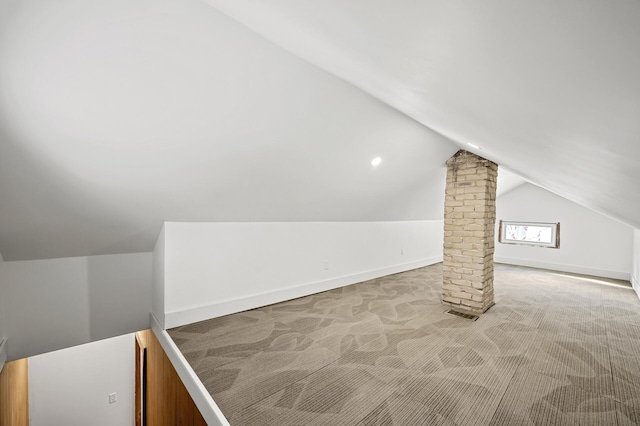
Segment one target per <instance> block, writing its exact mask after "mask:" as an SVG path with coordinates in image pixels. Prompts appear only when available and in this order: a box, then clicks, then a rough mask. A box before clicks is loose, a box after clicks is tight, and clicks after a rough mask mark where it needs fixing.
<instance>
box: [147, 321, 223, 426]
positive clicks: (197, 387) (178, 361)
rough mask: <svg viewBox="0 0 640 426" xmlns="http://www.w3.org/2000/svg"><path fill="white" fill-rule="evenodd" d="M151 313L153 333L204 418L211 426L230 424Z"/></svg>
mask: <svg viewBox="0 0 640 426" xmlns="http://www.w3.org/2000/svg"><path fill="white" fill-rule="evenodd" d="M150 315H151V329H152V330H153V334H155V335H156V338H157V339H158V341H159V342H160V345H161V346H162V349H164V352H165V353H166V354H167V357H169V360H170V361H171V364H172V365H173V368H175V370H176V372H177V373H178V376H179V377H180V380H182V383H183V384H184V387H185V388H186V389H187V391H188V392H189V395H191V399H193V402H194V403H195V404H196V407H198V410H200V414H202V417H203V418H204V420H205V421H206V422H207V424H208V425H209V426H230V425H229V422H228V421H227V419H226V418H225V417H224V415H223V414H222V411H220V408H219V407H218V405H217V404H216V403H215V401H214V400H213V398H212V397H211V394H209V391H207V389H206V388H205V387H204V385H203V384H202V382H201V381H200V379H199V378H198V376H197V375H196V373H195V371H193V369H192V368H191V365H189V363H188V362H187V360H186V359H185V357H184V355H182V352H180V349H178V347H177V346H176V344H175V342H174V341H173V340H171V336H169V333H167V332H166V331H165V330H163V329H162V328H161V327H160V323H159V322H158V319H157V318H156V317H155V316H154V315H153V314H150Z"/></svg>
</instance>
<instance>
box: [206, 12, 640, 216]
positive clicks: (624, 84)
mask: <svg viewBox="0 0 640 426" xmlns="http://www.w3.org/2000/svg"><path fill="white" fill-rule="evenodd" d="M206 1H207V2H208V3H210V4H211V5H213V6H214V7H216V8H217V9H218V10H221V11H223V12H224V13H226V14H228V15H229V16H232V17H234V19H237V20H238V21H240V22H242V23H243V24H245V25H246V26H247V27H249V28H252V29H254V30H255V31H257V32H258V33H260V34H262V35H264V36H265V37H267V38H269V39H271V40H273V41H274V42H276V43H277V44H279V45H282V46H284V47H286V48H287V49H288V50H290V51H292V52H294V53H296V54H297V55H298V56H300V57H303V58H305V59H307V60H309V61H310V62H312V63H314V64H316V65H318V66H320V67H322V68H324V69H326V70H328V71H330V72H332V73H334V74H335V75H338V76H340V77H342V78H344V79H345V80H347V81H349V82H351V83H353V84H354V85H356V86H358V87H361V88H362V89H364V90H365V91H367V92H368V93H371V94H373V95H374V96H376V97H378V98H379V99H382V100H383V101H384V102H386V103H387V104H389V105H392V106H394V107H395V108H397V109H398V110H400V111H403V112H404V113H405V114H407V115H408V116H410V117H413V118H414V119H416V120H417V121H419V122H420V123H422V124H424V125H425V126H427V127H429V128H431V129H433V130H435V131H437V132H439V133H441V134H443V135H446V136H447V137H449V138H450V139H451V140H453V141H455V142H456V143H457V144H459V145H460V146H461V147H465V148H467V149H470V148H469V147H468V146H467V143H472V144H474V145H477V146H480V147H481V148H482V150H481V151H477V150H474V149H470V150H471V151H476V152H477V153H479V154H480V155H482V156H484V157H486V158H489V159H491V160H493V161H495V162H497V163H498V164H500V165H503V166H506V167H508V168H509V169H510V170H513V171H515V172H517V173H518V174H520V175H522V176H523V177H525V178H526V179H527V180H529V181H531V182H534V183H536V184H538V185H540V186H543V187H545V188H546V189H548V190H550V191H552V192H555V193H557V194H559V195H561V196H563V197H565V198H568V199H570V200H573V201H576V202H578V203H579V204H582V205H584V206H586V207H589V208H592V209H594V210H597V211H600V212H602V213H605V214H607V215H609V216H611V217H614V218H617V219H618V220H620V221H623V222H625V223H627V224H629V225H632V226H635V227H636V228H640V119H639V117H640V77H638V76H640V2H639V1H637V0H612V1H600V0H567V1H562V2H558V1H554V0H541V1H499V0H485V1H478V2H469V1H466V2H461V1H434V0H424V1H400V2H391V1H382V0H366V1H365V0H350V1H338V0H329V1H322V2H319V1H314V2H311V1H300V0H279V1H268V2H262V1H255V0H253V1H252V0H206Z"/></svg>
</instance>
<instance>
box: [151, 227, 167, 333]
mask: <svg viewBox="0 0 640 426" xmlns="http://www.w3.org/2000/svg"><path fill="white" fill-rule="evenodd" d="M165 225H166V222H165V223H163V224H162V228H161V229H160V233H159V234H158V239H157V240H156V245H155V247H154V248H153V278H152V286H151V313H150V314H151V315H152V322H153V318H155V320H156V321H157V322H158V323H159V324H160V326H161V327H162V328H163V329H164V327H165V313H164V310H165V309H164V308H165V303H164V297H165V294H164V293H165V291H164V290H165V279H164V275H165Z"/></svg>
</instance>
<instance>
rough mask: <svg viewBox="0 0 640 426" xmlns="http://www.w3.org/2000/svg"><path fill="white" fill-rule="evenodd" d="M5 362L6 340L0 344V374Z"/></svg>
mask: <svg viewBox="0 0 640 426" xmlns="http://www.w3.org/2000/svg"><path fill="white" fill-rule="evenodd" d="M6 360H7V339H2V341H1V342H0V372H1V371H2V368H3V367H4V363H5V361H6Z"/></svg>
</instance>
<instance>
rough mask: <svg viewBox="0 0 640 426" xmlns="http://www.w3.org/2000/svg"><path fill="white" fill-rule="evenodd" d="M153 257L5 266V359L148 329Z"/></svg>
mask: <svg viewBox="0 0 640 426" xmlns="http://www.w3.org/2000/svg"><path fill="white" fill-rule="evenodd" d="M151 262H152V254H151V253H132V254H122V255H106V256H90V257H73V258H62V259H48V260H33V261H16V262H4V263H3V264H2V268H1V270H0V275H1V276H2V281H3V282H4V285H5V288H4V291H5V294H4V296H5V297H3V300H6V303H5V308H6V313H5V319H6V324H5V331H6V335H7V340H8V342H9V344H8V350H9V359H18V358H24V357H28V356H32V355H37V354H41V353H44V352H49V351H54V350H57V349H62V348H66V347H69V346H74V345H79V344H82V343H87V342H90V341H94V340H99V339H104V338H107V337H112V336H118V335H122V334H125V333H130V332H133V331H137V330H141V329H146V328H149V312H150V310H151V275H152V263H151Z"/></svg>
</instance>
